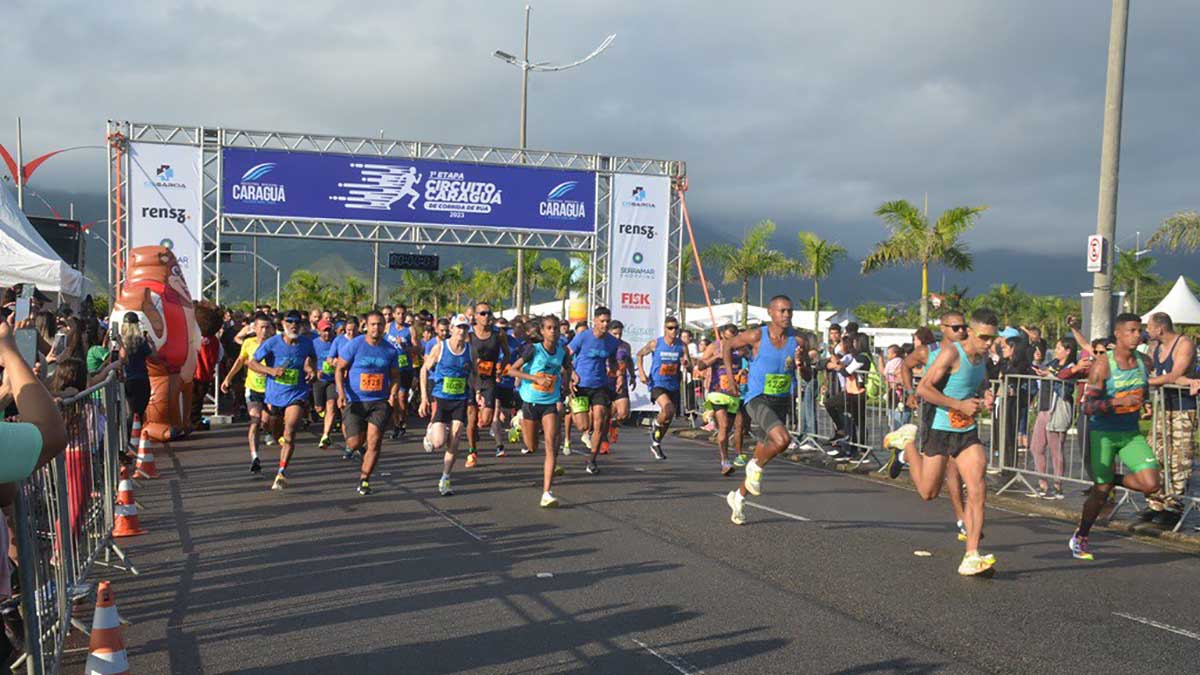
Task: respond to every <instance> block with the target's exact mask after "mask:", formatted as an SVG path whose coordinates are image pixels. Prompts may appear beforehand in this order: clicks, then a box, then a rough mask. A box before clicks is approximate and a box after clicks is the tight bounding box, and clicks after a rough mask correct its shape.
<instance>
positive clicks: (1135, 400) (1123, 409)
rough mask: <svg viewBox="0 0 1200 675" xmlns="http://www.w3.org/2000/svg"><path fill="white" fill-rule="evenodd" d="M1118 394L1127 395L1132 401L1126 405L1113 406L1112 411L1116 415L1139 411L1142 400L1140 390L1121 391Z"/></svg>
mask: <svg viewBox="0 0 1200 675" xmlns="http://www.w3.org/2000/svg"><path fill="white" fill-rule="evenodd" d="M1120 396H1123V397H1128V398H1129V399H1130V400H1131V401H1132V402H1130V403H1128V404H1126V405H1117V406H1113V412H1115V413H1117V414H1118V415H1127V414H1129V413H1135V412H1141V410H1142V403H1143V402H1144V399H1143V396H1142V390H1141V389H1138V390H1137V391H1127V392H1122V393H1121V394H1120Z"/></svg>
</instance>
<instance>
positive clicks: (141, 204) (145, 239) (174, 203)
mask: <svg viewBox="0 0 1200 675" xmlns="http://www.w3.org/2000/svg"><path fill="white" fill-rule="evenodd" d="M201 159H202V158H201V154H200V148H198V147H195V146H191V145H164V144H161V143H138V142H132V143H130V144H129V167H130V169H129V247H130V248H136V247H138V246H166V247H167V248H169V249H171V250H172V251H173V252H174V253H175V258H176V259H177V260H178V261H179V269H180V270H181V271H182V272H183V278H184V280H186V281H187V285H188V291H190V292H191V294H192V297H193V298H199V297H200V296H201V290H202V287H201V276H200V271H201V265H202V260H203V251H202V249H201V244H200V242H201V241H202V238H201V234H200V228H201V224H202V222H203V215H202V211H201V202H200V199H201V187H200V186H201V183H200V163H201Z"/></svg>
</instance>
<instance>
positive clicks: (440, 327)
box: [417, 318, 450, 452]
mask: <svg viewBox="0 0 1200 675" xmlns="http://www.w3.org/2000/svg"><path fill="white" fill-rule="evenodd" d="M449 338H450V319H446V318H441V319H438V320H437V325H436V329H435V330H434V333H433V337H431V338H429V339H428V340H426V341H425V344H424V349H425V358H423V359H422V360H421V370H422V371H424V369H425V362H426V361H428V360H429V354H430V353H431V352H432V351H433V347H434V345H437V344H438V343H439V342H445V341H446V340H448V339H449ZM417 393H419V394H421V397H422V400H424V393H423V390H422V388H421V386H420V385H419V384H418V385H417ZM431 403H432V402H431ZM431 407H432V406H431ZM417 408H418V409H419V408H420V404H419V403H418V404H417ZM435 412H436V411H435ZM432 429H433V425H432V424H428V425H426V426H425V437H424V438H422V439H421V446H422V447H423V448H424V449H425V452H433V441H432V440H430V438H429V432H430V430H432Z"/></svg>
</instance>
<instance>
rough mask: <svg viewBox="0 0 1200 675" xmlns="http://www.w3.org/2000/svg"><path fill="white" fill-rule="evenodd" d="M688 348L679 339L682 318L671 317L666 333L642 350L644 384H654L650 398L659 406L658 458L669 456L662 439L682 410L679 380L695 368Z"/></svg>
mask: <svg viewBox="0 0 1200 675" xmlns="http://www.w3.org/2000/svg"><path fill="white" fill-rule="evenodd" d="M647 355H651V358H650V372H649V373H647V372H646V356H647ZM691 367H692V366H691V359H689V358H688V353H687V348H685V347H684V346H683V342H681V341H680V340H679V321H678V320H677V319H676V318H675V317H673V316H669V317H667V320H666V322H665V323H663V335H662V336H661V337H659V338H657V339H655V340H652V341H650V342H648V343H646V346H644V347H642V348H641V349H640V350H638V353H637V368H638V375H639V376H640V377H641V379H642V384H645V385H647V386H649V387H650V400H652V401H654V404H655V405H657V406H658V417H655V418H654V421H653V422H652V423H651V427H650V454H651V455H652V456H653V457H654V459H657V460H660V461H661V460H664V459H666V458H667V455H666V453H665V452H663V449H662V439H663V438H664V437H665V436H666V435H667V430H668V429H670V427H671V420H673V419H674V418H675V412H676V411H678V410H679V382H680V378H682V376H683V373H684V372H685V370H688V369H691Z"/></svg>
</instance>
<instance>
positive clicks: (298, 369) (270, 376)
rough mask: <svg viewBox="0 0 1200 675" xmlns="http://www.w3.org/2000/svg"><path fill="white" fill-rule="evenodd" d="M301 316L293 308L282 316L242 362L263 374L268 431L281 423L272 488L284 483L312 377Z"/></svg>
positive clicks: (310, 353)
mask: <svg viewBox="0 0 1200 675" xmlns="http://www.w3.org/2000/svg"><path fill="white" fill-rule="evenodd" d="M301 321H303V317H302V316H301V314H300V312H298V311H296V310H294V309H293V310H291V311H289V312H288V313H287V314H286V315H284V318H283V332H282V333H280V334H279V335H274V336H272V337H270V338H268V339H267V341H266V342H264V343H262V344H261V345H259V347H258V349H257V350H255V352H254V357H253V360H252V361H248V362H247V363H246V365H247V366H248V367H249V368H250V370H253V371H255V372H257V373H262V374H264V375H266V376H267V395H266V402H267V409H268V412H269V413H270V414H271V425H272V432H274V433H277V432H278V430H279V428H280V427H281V426H282V428H283V435H282V436H280V444H279V472H278V473H277V474H276V475H275V482H274V483H272V484H271V489H272V490H283V489H284V488H286V487H287V465H288V462H289V461H290V460H291V458H292V453H293V452H294V451H295V447H296V427H298V426H299V425H300V422H301V421H302V420H303V419H304V413H305V408H307V407H308V401H309V383H310V382H312V381H313V380H314V379H316V376H317V371H316V367H315V365H314V364H315V361H316V357H317V355H316V352H314V351H313V345H312V338H311V337H309V336H306V335H301V333H300V322H301Z"/></svg>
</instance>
